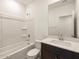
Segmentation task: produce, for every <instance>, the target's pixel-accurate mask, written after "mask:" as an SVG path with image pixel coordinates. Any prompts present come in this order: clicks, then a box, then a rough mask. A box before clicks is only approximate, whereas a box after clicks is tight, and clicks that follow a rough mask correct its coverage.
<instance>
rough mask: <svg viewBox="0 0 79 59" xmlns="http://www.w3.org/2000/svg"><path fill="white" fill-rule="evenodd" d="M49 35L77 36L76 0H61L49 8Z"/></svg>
mask: <svg viewBox="0 0 79 59" xmlns="http://www.w3.org/2000/svg"><path fill="white" fill-rule="evenodd" d="M48 15H49V25H48V34H49V36H58V35H60V34H62V36H64V37H75V38H76V37H77V26H76V23H77V22H76V17H75V0H60V1H58V2H55V3H53V4H51V5H49V8H48Z"/></svg>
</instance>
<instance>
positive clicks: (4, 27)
mask: <svg viewBox="0 0 79 59" xmlns="http://www.w3.org/2000/svg"><path fill="white" fill-rule="evenodd" d="M25 16H26V8H25V6H24V5H22V4H20V3H18V2H16V0H0V47H5V46H8V45H12V44H15V43H17V42H21V41H26V40H27V39H28V34H30V35H31V37H30V39H31V41H34V40H32V39H34V28H35V27H34V20H27V19H26V18H25ZM23 28H27V29H26V30H25V29H23Z"/></svg>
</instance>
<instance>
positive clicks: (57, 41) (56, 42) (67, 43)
mask: <svg viewBox="0 0 79 59" xmlns="http://www.w3.org/2000/svg"><path fill="white" fill-rule="evenodd" d="M51 43H54V44H58V45H63V46H71V43H70V42H68V41H61V40H52V41H51Z"/></svg>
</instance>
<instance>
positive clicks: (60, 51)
mask: <svg viewBox="0 0 79 59" xmlns="http://www.w3.org/2000/svg"><path fill="white" fill-rule="evenodd" d="M50 42H51V43H50ZM78 47H79V43H75V42H70V43H69V41H67V42H65V41H64V42H62V41H61V42H60V41H58V40H56V39H55V40H53V39H52V38H47V39H45V40H43V41H42V42H41V59H79V48H78Z"/></svg>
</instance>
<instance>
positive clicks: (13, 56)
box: [0, 42, 34, 59]
mask: <svg viewBox="0 0 79 59" xmlns="http://www.w3.org/2000/svg"><path fill="white" fill-rule="evenodd" d="M32 48H34V43H30V44H28V43H27V42H19V43H17V44H14V45H10V46H7V47H3V48H0V59H26V53H27V52H28V51H29V50H30V49H32Z"/></svg>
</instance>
